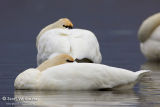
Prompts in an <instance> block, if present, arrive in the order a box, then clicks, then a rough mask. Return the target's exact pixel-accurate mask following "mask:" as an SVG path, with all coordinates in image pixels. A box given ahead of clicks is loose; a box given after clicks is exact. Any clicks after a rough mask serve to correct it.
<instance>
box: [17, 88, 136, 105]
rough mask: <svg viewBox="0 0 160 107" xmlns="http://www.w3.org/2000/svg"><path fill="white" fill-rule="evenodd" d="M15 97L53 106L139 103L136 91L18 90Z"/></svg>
mask: <svg viewBox="0 0 160 107" xmlns="http://www.w3.org/2000/svg"><path fill="white" fill-rule="evenodd" d="M15 97H19V98H20V97H30V98H37V101H32V102H30V101H28V102H26V103H28V104H30V105H31V104H33V105H41V106H49V105H50V106H51V105H52V107H59V106H62V107H63V106H65V107H75V106H76V107H77V106H78V107H81V106H85V107H86V106H87V107H99V106H101V107H102V106H105V107H106V106H111V105H114V106H115V105H125V106H126V105H127V106H129V105H137V103H138V99H137V96H136V94H135V93H134V91H132V90H128V91H27V90H26V91H24V90H16V91H15Z"/></svg>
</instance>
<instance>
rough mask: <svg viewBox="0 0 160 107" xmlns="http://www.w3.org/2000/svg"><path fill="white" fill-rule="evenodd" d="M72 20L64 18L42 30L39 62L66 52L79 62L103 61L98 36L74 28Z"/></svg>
mask: <svg viewBox="0 0 160 107" xmlns="http://www.w3.org/2000/svg"><path fill="white" fill-rule="evenodd" d="M72 27H73V24H72V22H71V21H70V20H69V19H67V18H62V19H60V20H58V21H57V22H55V23H53V24H50V25H48V26H47V27H45V28H44V29H42V30H41V32H40V33H39V35H38V36H37V43H36V44H37V50H38V54H37V64H38V65H39V64H41V63H42V62H44V61H45V60H47V59H50V58H52V57H54V56H56V55H59V54H62V53H66V54H68V55H70V56H72V57H73V58H74V59H76V61H77V62H94V63H101V60H102V57H101V53H100V49H99V43H98V41H97V38H96V36H95V35H94V34H93V33H92V32H91V31H88V30H84V29H68V28H72Z"/></svg>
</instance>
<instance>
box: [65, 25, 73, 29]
mask: <svg viewBox="0 0 160 107" xmlns="http://www.w3.org/2000/svg"><path fill="white" fill-rule="evenodd" d="M63 27H65V28H68V29H72V26H67V25H63Z"/></svg>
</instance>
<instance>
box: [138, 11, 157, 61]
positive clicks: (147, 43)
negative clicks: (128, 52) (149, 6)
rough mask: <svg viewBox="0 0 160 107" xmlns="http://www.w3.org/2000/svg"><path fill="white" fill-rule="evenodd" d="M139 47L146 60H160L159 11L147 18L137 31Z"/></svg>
mask: <svg viewBox="0 0 160 107" xmlns="http://www.w3.org/2000/svg"><path fill="white" fill-rule="evenodd" d="M138 38H139V40H140V42H141V43H140V48H141V51H142V53H143V54H144V56H145V57H146V58H147V59H148V60H152V61H156V60H160V13H157V14H154V15H152V16H151V17H149V18H147V19H146V20H145V21H144V22H143V23H142V25H141V26H140V29H139V32H138Z"/></svg>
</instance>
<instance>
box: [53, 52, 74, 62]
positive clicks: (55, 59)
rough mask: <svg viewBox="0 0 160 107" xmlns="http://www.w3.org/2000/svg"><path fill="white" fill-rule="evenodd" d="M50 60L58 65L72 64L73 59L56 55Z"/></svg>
mask: <svg viewBox="0 0 160 107" xmlns="http://www.w3.org/2000/svg"><path fill="white" fill-rule="evenodd" d="M51 60H53V61H56V62H57V63H59V64H65V63H72V62H74V58H73V57H71V56H70V55H68V54H61V55H57V56H55V57H54V58H52V59H51Z"/></svg>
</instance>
